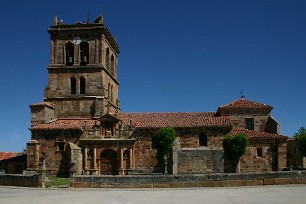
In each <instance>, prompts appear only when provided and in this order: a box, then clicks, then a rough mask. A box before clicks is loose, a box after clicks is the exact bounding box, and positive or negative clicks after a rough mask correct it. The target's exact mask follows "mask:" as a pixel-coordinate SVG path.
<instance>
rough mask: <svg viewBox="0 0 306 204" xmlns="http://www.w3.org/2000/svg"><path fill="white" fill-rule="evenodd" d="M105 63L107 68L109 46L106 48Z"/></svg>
mask: <svg viewBox="0 0 306 204" xmlns="http://www.w3.org/2000/svg"><path fill="white" fill-rule="evenodd" d="M105 63H106V68H109V48H106V52H105Z"/></svg>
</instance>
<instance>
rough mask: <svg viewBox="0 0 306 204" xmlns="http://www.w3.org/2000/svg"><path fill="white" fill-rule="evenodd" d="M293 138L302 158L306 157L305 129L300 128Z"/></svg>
mask: <svg viewBox="0 0 306 204" xmlns="http://www.w3.org/2000/svg"><path fill="white" fill-rule="evenodd" d="M294 136H295V138H296V141H297V143H298V147H299V149H300V150H301V152H302V154H303V156H304V157H305V156H306V129H305V128H304V127H301V128H300V129H299V131H298V132H297V133H295V135H294Z"/></svg>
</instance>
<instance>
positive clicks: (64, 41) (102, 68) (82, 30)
mask: <svg viewBox="0 0 306 204" xmlns="http://www.w3.org/2000/svg"><path fill="white" fill-rule="evenodd" d="M48 32H49V33H50V35H51V50H50V64H49V66H48V86H47V87H46V89H45V92H44V101H45V102H50V103H52V104H54V105H55V117H56V118H67V117H68V118H69V117H100V116H101V115H104V114H106V113H116V112H118V111H119V109H120V105H119V100H118V85H119V82H118V77H117V76H118V69H117V65H118V54H119V47H118V45H117V43H116V39H115V37H113V36H112V35H111V33H110V32H109V30H108V29H107V27H106V26H105V24H104V21H103V17H102V16H99V17H98V18H97V19H95V20H94V22H90V20H87V22H86V23H82V22H77V23H75V24H65V23H64V22H63V21H58V20H57V17H55V18H54V23H53V26H51V27H50V28H49V29H48Z"/></svg>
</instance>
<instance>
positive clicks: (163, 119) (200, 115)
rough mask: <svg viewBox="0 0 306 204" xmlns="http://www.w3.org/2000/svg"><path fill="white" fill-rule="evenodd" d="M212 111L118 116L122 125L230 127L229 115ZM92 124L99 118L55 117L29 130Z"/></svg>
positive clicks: (146, 126) (144, 126)
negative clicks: (222, 115)
mask: <svg viewBox="0 0 306 204" xmlns="http://www.w3.org/2000/svg"><path fill="white" fill-rule="evenodd" d="M214 114H215V113H214V112H195V113H120V114H119V115H118V118H119V119H121V120H122V121H123V124H124V125H129V124H130V120H132V124H133V126H135V127H136V128H161V127H177V128H179V127H231V126H232V124H231V120H230V118H229V117H213V115H214ZM85 121H86V125H87V126H93V125H94V124H95V121H96V122H97V124H99V120H93V119H84V118H69V119H57V120H54V121H53V122H50V123H48V124H40V125H36V126H33V127H31V128H30V129H31V130H38V129H50V130H63V129H64V130H68V129H70V130H77V129H81V128H82V127H83V126H84V125H85Z"/></svg>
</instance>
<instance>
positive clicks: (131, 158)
mask: <svg viewBox="0 0 306 204" xmlns="http://www.w3.org/2000/svg"><path fill="white" fill-rule="evenodd" d="M130 168H131V169H132V168H133V149H132V148H131V149H130Z"/></svg>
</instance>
